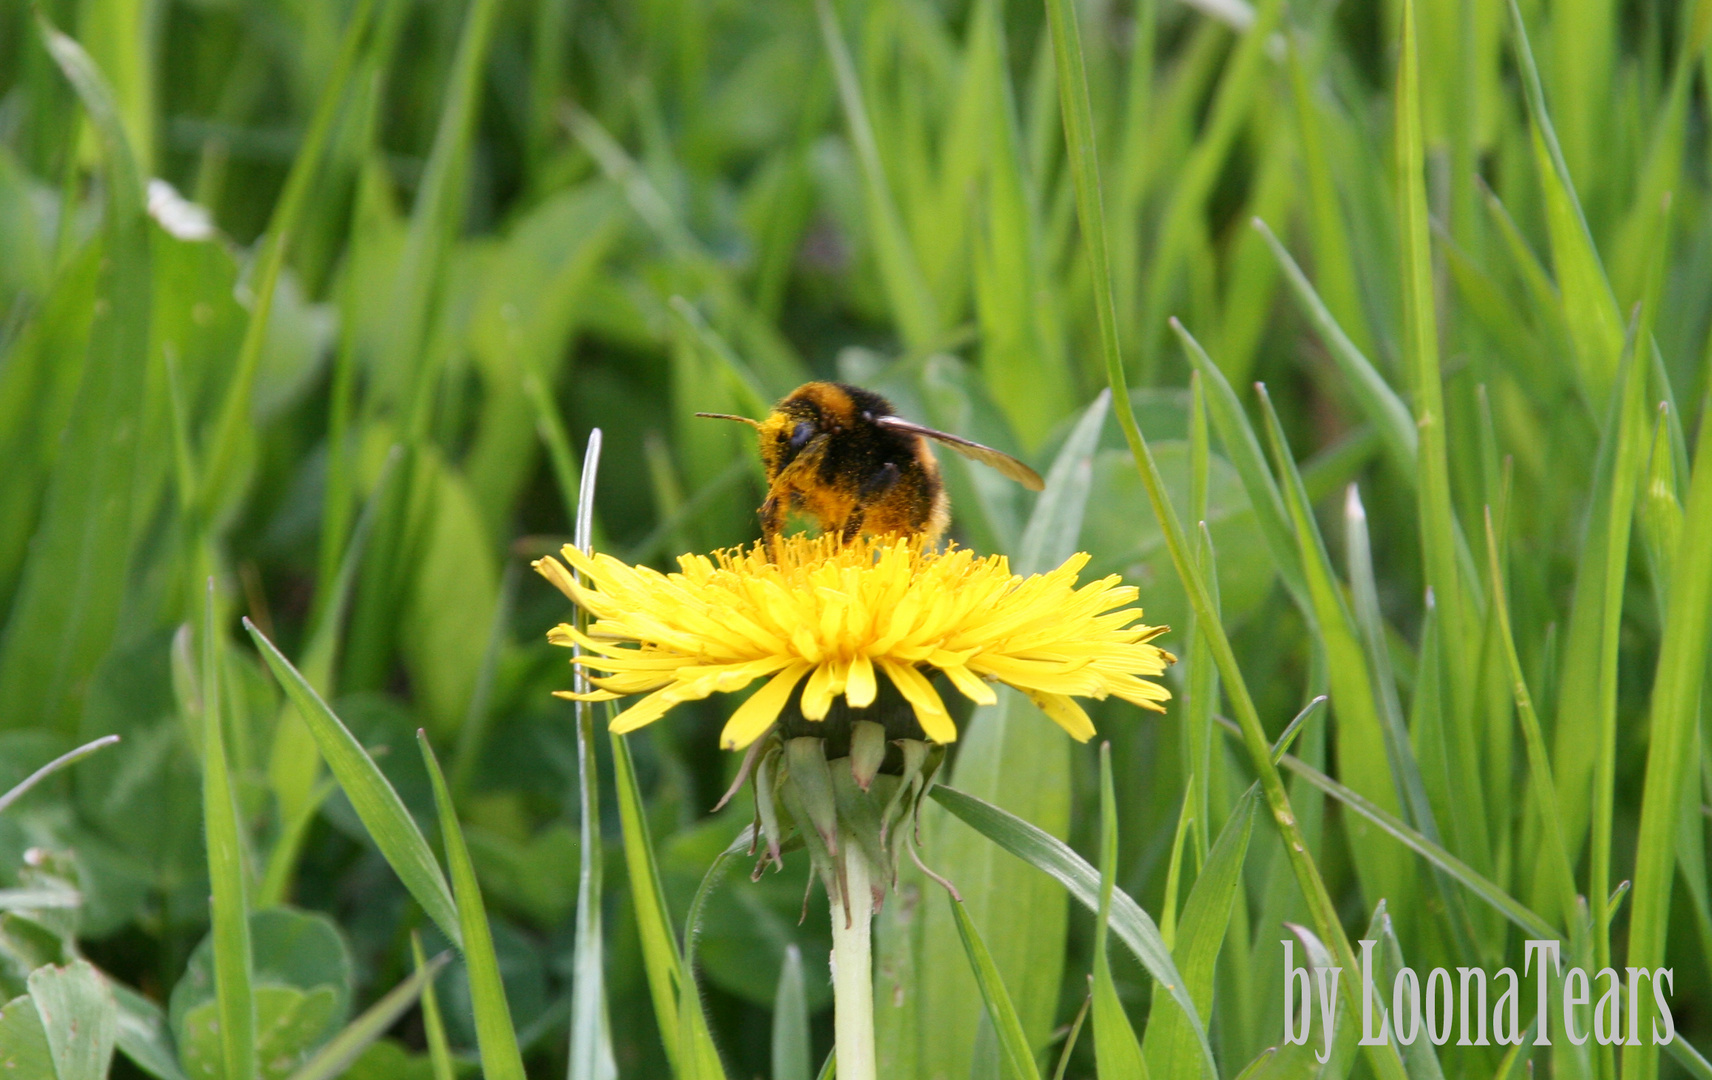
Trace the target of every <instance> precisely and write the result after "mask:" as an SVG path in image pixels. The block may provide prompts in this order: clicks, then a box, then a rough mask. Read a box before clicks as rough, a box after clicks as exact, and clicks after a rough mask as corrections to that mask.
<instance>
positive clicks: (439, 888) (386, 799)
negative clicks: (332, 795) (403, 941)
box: [244, 619, 463, 943]
mask: <svg viewBox="0 0 1712 1080" xmlns="http://www.w3.org/2000/svg"><path fill="white" fill-rule="evenodd" d="M244 629H246V630H248V631H249V633H250V640H251V641H253V642H254V643H255V646H256V648H257V649H258V650H259V651H260V652H261V654H262V658H263V659H264V660H266V661H267V664H268V667H269V668H270V669H271V670H272V671H273V674H274V678H276V679H278V680H279V682H280V685H281V686H283V687H284V688H285V692H286V694H287V695H288V696H289V697H290V698H291V700H292V701H293V702H294V703H295V704H296V705H297V710H298V715H299V716H301V717H302V718H303V721H304V723H306V724H308V725H309V730H310V731H311V732H312V733H313V734H314V736H315V745H316V746H318V747H320V749H321V756H322V758H324V759H325V760H326V762H327V767H328V768H329V769H330V770H331V771H332V773H333V776H334V778H335V779H337V780H338V781H339V786H340V787H341V788H343V789H344V792H345V796H346V797H347V798H349V799H350V800H351V805H352V806H353V807H355V808H356V811H357V816H358V817H360V818H361V819H362V822H363V825H364V827H365V828H367V829H368V831H369V836H370V838H371V839H373V840H374V842H375V847H377V848H379V849H380V853H381V854H382V855H383V856H385V857H386V861H387V862H388V863H390V864H391V865H392V868H393V872H395V873H396V874H398V877H399V880H400V881H402V882H404V886H405V888H407V889H409V890H410V894H411V895H412V896H414V897H415V898H416V902H417V903H419V904H421V905H422V909H423V910H424V911H425V912H427V913H428V917H429V918H431V919H433V920H434V923H435V925H436V926H438V927H439V928H440V932H441V933H443V934H445V935H446V937H447V938H448V939H450V940H451V941H452V942H453V943H460V942H461V941H462V937H463V935H462V931H461V929H460V926H459V920H458V914H457V908H456V906H455V905H454V904H453V901H452V892H451V889H450V888H448V887H447V885H446V878H445V875H444V874H442V873H441V871H440V866H439V864H438V863H437V862H435V861H434V855H433V852H431V851H430V850H429V848H428V841H427V840H426V839H424V838H423V836H422V833H421V831H420V830H419V829H417V827H416V822H415V821H414V820H413V819H412V818H411V816H410V811H408V810H406V809H405V808H404V803H403V801H402V800H400V799H399V797H398V792H397V791H395V790H393V787H392V784H391V783H390V782H389V781H388V780H387V779H386V777H385V776H383V775H382V774H381V771H380V769H378V768H377V767H376V766H375V763H374V759H373V758H371V757H369V755H368V754H367V752H365V751H364V750H363V748H362V746H361V745H360V744H359V743H358V742H357V740H356V738H355V737H354V736H352V734H351V732H350V729H349V728H347V727H345V725H344V724H343V723H341V722H340V720H339V718H338V717H337V716H335V715H333V710H332V709H329V708H328V707H327V703H326V702H325V701H323V700H322V699H321V695H320V694H317V693H316V692H315V689H314V687H312V686H310V685H309V683H308V681H307V680H305V679H304V678H303V676H302V674H300V673H299V672H298V670H297V669H296V668H295V667H293V666H292V664H291V661H289V660H287V659H286V658H285V656H284V655H283V654H282V653H281V652H280V651H279V650H278V649H277V648H275V647H274V644H273V642H271V641H269V640H268V639H267V638H266V637H265V636H264V635H263V634H262V632H261V631H260V630H257V629H256V627H255V626H254V624H252V623H251V622H250V621H249V620H248V619H245V620H244Z"/></svg>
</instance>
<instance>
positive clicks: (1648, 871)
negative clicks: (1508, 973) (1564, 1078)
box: [1623, 410, 1712, 1080]
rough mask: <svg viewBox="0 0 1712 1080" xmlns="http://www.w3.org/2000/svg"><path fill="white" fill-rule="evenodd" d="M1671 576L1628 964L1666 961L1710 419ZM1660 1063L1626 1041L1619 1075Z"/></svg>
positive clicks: (1704, 603) (1707, 615) (1708, 515)
mask: <svg viewBox="0 0 1712 1080" xmlns="http://www.w3.org/2000/svg"><path fill="white" fill-rule="evenodd" d="M1702 411H1703V413H1706V414H1707V415H1712V411H1707V410H1702ZM1671 582H1672V588H1673V590H1674V591H1673V595H1672V596H1671V603H1670V617H1669V620H1668V622H1667V624H1666V626H1665V628H1664V633H1663V636H1662V640H1663V645H1662V647H1661V650H1660V653H1659V660H1658V672H1657V674H1656V675H1655V676H1654V679H1653V699H1652V731H1651V735H1650V739H1649V742H1648V744H1647V772H1646V781H1645V783H1644V785H1643V787H1642V795H1641V826H1640V834H1639V836H1638V837H1637V839H1636V849H1635V890H1634V891H1635V897H1634V900H1632V901H1631V902H1630V905H1629V959H1628V963H1629V964H1630V965H1632V966H1635V967H1649V968H1656V967H1659V966H1661V965H1662V963H1663V961H1664V954H1665V934H1666V930H1667V929H1668V927H1669V924H1670V893H1671V882H1672V879H1673V877H1674V874H1675V861H1676V834H1677V827H1678V820H1679V815H1680V814H1681V813H1682V809H1683V800H1682V787H1683V783H1684V779H1685V773H1686V772H1687V771H1688V769H1689V766H1691V765H1694V764H1696V763H1695V762H1694V761H1692V760H1691V759H1690V758H1689V755H1688V753H1687V751H1688V749H1689V748H1690V747H1691V746H1692V745H1693V735H1694V731H1693V725H1694V724H1695V723H1696V722H1697V721H1698V719H1699V714H1700V707H1701V706H1700V700H1701V692H1702V687H1703V685H1704V682H1705V677H1706V650H1707V640H1708V637H1709V636H1712V423H1708V422H1707V421H1706V420H1704V419H1703V420H1702V421H1701V424H1700V440H1699V446H1698V447H1697V448H1696V450H1695V466H1694V473H1693V477H1692V479H1691V480H1690V481H1689V487H1688V501H1687V503H1686V505H1685V507H1684V517H1683V525H1682V539H1681V541H1680V542H1679V543H1678V546H1677V550H1676V558H1675V563H1674V566H1673V568H1672V570H1671ZM1638 996H1639V995H1637V997H1638ZM1652 1015H1653V1009H1652V1002H1650V1001H1648V1002H1644V1003H1643V1005H1642V1008H1641V1013H1640V1016H1641V1020H1640V1022H1641V1024H1643V1025H1645V1024H1646V1023H1647V1022H1648V1020H1649V1018H1650V1017H1651V1016H1652ZM1657 1069H1658V1050H1657V1049H1656V1048H1655V1047H1653V1046H1652V1045H1651V1044H1650V1043H1649V1044H1647V1045H1644V1046H1639V1047H1636V1046H1627V1047H1625V1048H1624V1050H1623V1075H1624V1076H1626V1077H1628V1076H1632V1077H1639V1078H1642V1080H1647V1078H1650V1077H1652V1076H1654V1075H1656V1074H1657Z"/></svg>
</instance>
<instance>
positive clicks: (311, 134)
mask: <svg viewBox="0 0 1712 1080" xmlns="http://www.w3.org/2000/svg"><path fill="white" fill-rule="evenodd" d="M374 8H375V0H361V2H360V3H358V4H357V6H356V10H355V11H353V12H352V13H351V18H350V22H349V23H347V24H346V27H345V37H344V41H343V42H342V43H341V44H340V46H339V55H338V59H337V60H335V61H334V63H333V70H332V71H330V72H328V74H327V78H326V81H325V82H324V83H323V84H322V91H321V99H320V100H319V101H318V102H316V105H315V114H314V116H313V117H312V118H311V119H310V121H309V130H308V133H307V134H306V135H305V136H304V139H303V145H302V147H301V148H300V149H299V150H298V152H297V154H296V156H295V157H293V158H292V161H291V171H290V172H289V173H288V174H287V175H286V178H285V189H284V191H283V192H281V194H280V197H279V202H278V203H277V204H275V206H274V212H273V217H272V219H271V220H270V221H269V222H268V228H267V237H266V240H265V241H264V246H263V248H262V254H261V257H260V258H259V259H258V260H257V270H256V276H255V282H256V284H255V301H254V303H253V304H252V305H251V307H250V317H249V321H248V322H247V323H246V325H245V327H244V338H243V342H242V343H241V344H240V345H239V346H238V356H237V359H236V360H235V361H234V362H233V365H232V375H231V381H230V382H229V383H227V384H226V394H225V398H224V399H223V401H222V402H221V406H220V415H219V419H218V420H216V421H215V425H214V431H213V433H212V435H210V437H209V446H208V451H207V456H206V460H207V466H206V467H205V468H204V470H203V473H202V482H201V488H202V490H201V491H200V493H199V494H200V496H201V499H202V512H203V515H204V517H208V516H210V515H212V513H213V511H214V508H215V506H216V505H217V502H218V500H219V499H221V498H222V497H224V496H225V494H226V486H227V482H228V480H229V479H230V477H229V475H228V474H229V473H230V472H231V470H232V468H233V465H234V462H235V461H236V459H237V457H238V449H239V447H240V445H241V444H242V442H243V441H244V439H245V438H246V437H248V436H249V432H248V430H247V424H248V421H249V417H250V406H251V399H252V398H253V397H254V392H255V383H256V371H257V370H258V369H259V368H260V366H261V359H262V347H263V346H264V345H265V344H266V343H267V332H268V325H269V318H270V316H271V315H272V313H273V297H274V292H275V290H276V289H277V288H278V287H279V275H280V271H281V270H283V269H284V268H285V253H286V248H287V246H288V245H289V244H290V242H291V238H292V237H293V236H294V235H296V234H297V233H298V231H299V228H300V219H301V218H302V217H303V211H304V207H305V206H307V205H308V203H309V194H310V191H311V190H312V189H313V187H314V184H315V181H316V179H318V178H319V176H320V174H321V172H322V168H321V163H322V160H323V158H324V157H325V156H326V153H327V146H328V143H329V142H330V141H331V139H332V135H333V129H334V126H335V124H336V122H337V120H338V116H339V106H340V104H341V103H342V102H343V101H344V99H345V88H346V86H347V84H348V83H349V82H350V79H351V73H352V71H354V70H355V69H356V65H357V59H358V57H359V56H360V55H361V53H362V43H363V39H364V37H365V36H366V34H367V30H368V26H369V21H370V18H371V16H372V15H373V13H374ZM337 449H338V448H336V447H335V448H334V452H337Z"/></svg>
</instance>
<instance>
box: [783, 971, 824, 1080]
mask: <svg viewBox="0 0 1712 1080" xmlns="http://www.w3.org/2000/svg"><path fill="white" fill-rule="evenodd" d="M809 1050H810V1046H809V1030H808V994H807V992H806V990H805V989H804V986H803V965H802V950H801V949H799V948H797V947H796V946H795V945H794V944H793V945H787V946H785V961H784V963H783V964H781V965H780V966H779V989H778V992H777V993H776V994H774V995H773V1080H810V1076H811V1073H810V1070H811V1069H812V1068H813V1067H814V1066H813V1065H811V1064H810V1060H809Z"/></svg>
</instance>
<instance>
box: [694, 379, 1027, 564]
mask: <svg viewBox="0 0 1712 1080" xmlns="http://www.w3.org/2000/svg"><path fill="white" fill-rule="evenodd" d="M696 415H697V416H705V417H709V418H711V419H715V420H736V421H737V422H738V423H742V424H748V425H749V426H750V427H752V428H754V429H755V431H756V433H757V435H758V436H759V437H760V444H761V463H762V465H763V466H764V467H765V469H766V473H767V498H766V499H765V501H763V502H762V503H761V510H760V515H761V537H762V539H764V540H765V541H766V542H767V545H768V547H769V548H771V547H772V545H773V543H774V540H775V538H776V537H777V536H778V533H779V529H780V528H781V527H782V526H783V525H784V521H785V513H786V511H788V510H801V511H803V512H804V513H807V514H809V515H811V516H812V517H814V518H815V519H816V520H817V521H819V523H820V527H821V530H822V531H823V532H826V533H835V534H836V535H838V536H839V538H840V539H841V540H842V541H843V542H844V543H849V542H851V541H853V540H855V539H856V538H857V537H859V536H861V535H863V534H864V533H871V534H875V535H888V534H889V535H894V536H913V537H920V538H922V541H923V542H924V543H926V544H932V543H934V542H935V541H937V540H938V539H939V537H940V534H942V533H943V532H944V531H945V526H946V525H947V524H948V523H949V522H950V520H951V513H950V500H949V499H948V498H946V495H945V485H944V484H943V483H942V482H941V481H940V477H939V462H938V461H937V460H936V459H935V458H934V456H933V450H932V449H931V448H930V447H929V446H928V444H927V440H929V439H932V440H933V441H935V442H938V443H942V444H944V445H946V446H949V447H951V449H953V450H955V451H957V452H958V453H959V454H962V455H963V456H964V457H967V458H972V459H973V460H975V461H979V462H981V463H982V464H983V465H988V466H990V467H992V468H994V469H997V470H998V471H999V472H1001V473H1003V474H1004V475H1006V476H1008V477H1010V478H1011V479H1012V480H1015V481H1017V482H1018V483H1019V484H1022V485H1023V486H1024V487H1026V488H1028V489H1029V490H1030V491H1039V490H1040V489H1041V488H1042V487H1044V486H1045V485H1044V484H1043V483H1042V482H1041V479H1040V475H1039V474H1038V473H1036V472H1035V471H1034V470H1033V469H1031V468H1029V467H1028V466H1027V465H1024V464H1023V463H1022V462H1020V461H1018V460H1017V459H1016V458H1014V457H1011V456H1010V455H1009V454H1005V453H1001V452H999V451H997V450H994V449H993V448H992V447H989V446H982V445H981V444H980V443H978V442H971V441H970V440H968V439H964V438H961V437H959V436H956V435H948V434H946V433H945V432H943V431H935V430H934V429H932V428H930V427H923V426H922V425H920V424H914V423H911V422H910V421H908V420H905V419H904V418H903V417H901V416H898V415H897V414H896V413H894V412H893V411H892V404H891V402H889V401H887V400H886V399H885V398H883V397H881V396H880V395H879V394H876V393H873V392H872V391H869V390H863V389H862V388H860V387H856V386H848V385H846V384H844V383H835V382H811V383H804V384H803V385H802V386H799V387H797V388H796V389H795V390H793V391H791V393H790V394H788V395H787V396H786V397H785V398H783V399H782V400H781V401H780V402H779V403H778V404H777V405H775V406H774V407H773V411H772V412H771V413H770V414H769V415H768V416H767V418H766V419H765V420H751V419H749V418H748V417H746V416H732V415H730V414H729V413H696Z"/></svg>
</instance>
